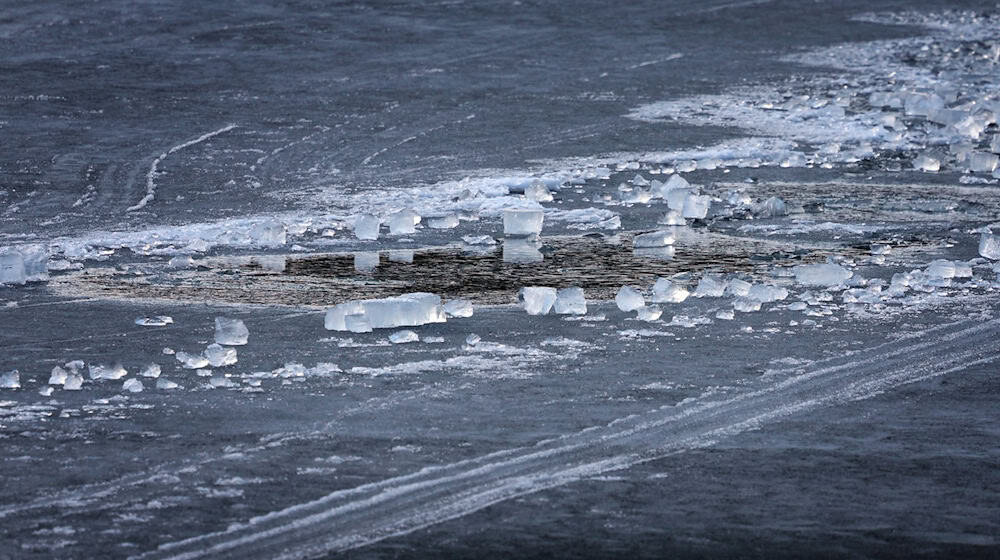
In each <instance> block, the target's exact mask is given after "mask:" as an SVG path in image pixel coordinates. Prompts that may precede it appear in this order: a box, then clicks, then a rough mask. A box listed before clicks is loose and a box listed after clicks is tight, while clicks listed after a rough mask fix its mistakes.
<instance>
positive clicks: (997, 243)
mask: <svg viewBox="0 0 1000 560" xmlns="http://www.w3.org/2000/svg"><path fill="white" fill-rule="evenodd" d="M979 254H980V255H981V256H983V257H986V258H987V259H990V260H992V261H996V260H1000V235H994V234H993V232H991V231H990V230H985V231H983V232H982V233H981V234H980V236H979Z"/></svg>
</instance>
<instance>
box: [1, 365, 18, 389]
mask: <svg viewBox="0 0 1000 560" xmlns="http://www.w3.org/2000/svg"><path fill="white" fill-rule="evenodd" d="M20 388H21V375H20V374H19V373H18V372H17V370H16V369H14V370H11V371H8V372H7V373H4V374H2V375H0V389H20Z"/></svg>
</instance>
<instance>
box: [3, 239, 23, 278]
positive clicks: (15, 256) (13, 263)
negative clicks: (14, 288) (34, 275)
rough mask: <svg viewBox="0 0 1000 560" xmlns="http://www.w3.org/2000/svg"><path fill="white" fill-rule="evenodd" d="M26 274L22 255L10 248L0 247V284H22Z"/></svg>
mask: <svg viewBox="0 0 1000 560" xmlns="http://www.w3.org/2000/svg"><path fill="white" fill-rule="evenodd" d="M27 281H28V275H27V272H26V271H25V268H24V255H22V254H21V252H20V251H18V250H16V249H11V248H9V247H8V248H2V249H0V285H2V284H24V283H25V282H27Z"/></svg>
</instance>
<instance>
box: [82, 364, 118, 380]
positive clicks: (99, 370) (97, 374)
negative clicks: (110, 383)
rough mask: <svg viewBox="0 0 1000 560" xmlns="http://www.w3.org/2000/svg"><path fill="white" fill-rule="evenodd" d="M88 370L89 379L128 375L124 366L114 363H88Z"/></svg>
mask: <svg viewBox="0 0 1000 560" xmlns="http://www.w3.org/2000/svg"><path fill="white" fill-rule="evenodd" d="M87 369H88V371H89V372H90V378H91V379H112V380H114V379H121V378H122V377H125V376H126V375H128V372H127V371H125V368H124V367H122V365H121V364H119V363H115V364H112V365H110V366H105V365H100V364H90V366H89V367H88V368H87Z"/></svg>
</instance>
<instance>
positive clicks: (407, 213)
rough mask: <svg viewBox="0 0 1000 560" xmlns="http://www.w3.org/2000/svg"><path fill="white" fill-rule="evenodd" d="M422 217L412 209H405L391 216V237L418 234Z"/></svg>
mask: <svg viewBox="0 0 1000 560" xmlns="http://www.w3.org/2000/svg"><path fill="white" fill-rule="evenodd" d="M419 223H420V215H419V214H417V213H416V212H414V211H413V210H412V209H410V208H405V209H403V210H400V211H399V212H396V213H394V214H390V215H389V233H390V234H391V235H409V234H411V233H416V231H417V229H416V226H417V224H419Z"/></svg>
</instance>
